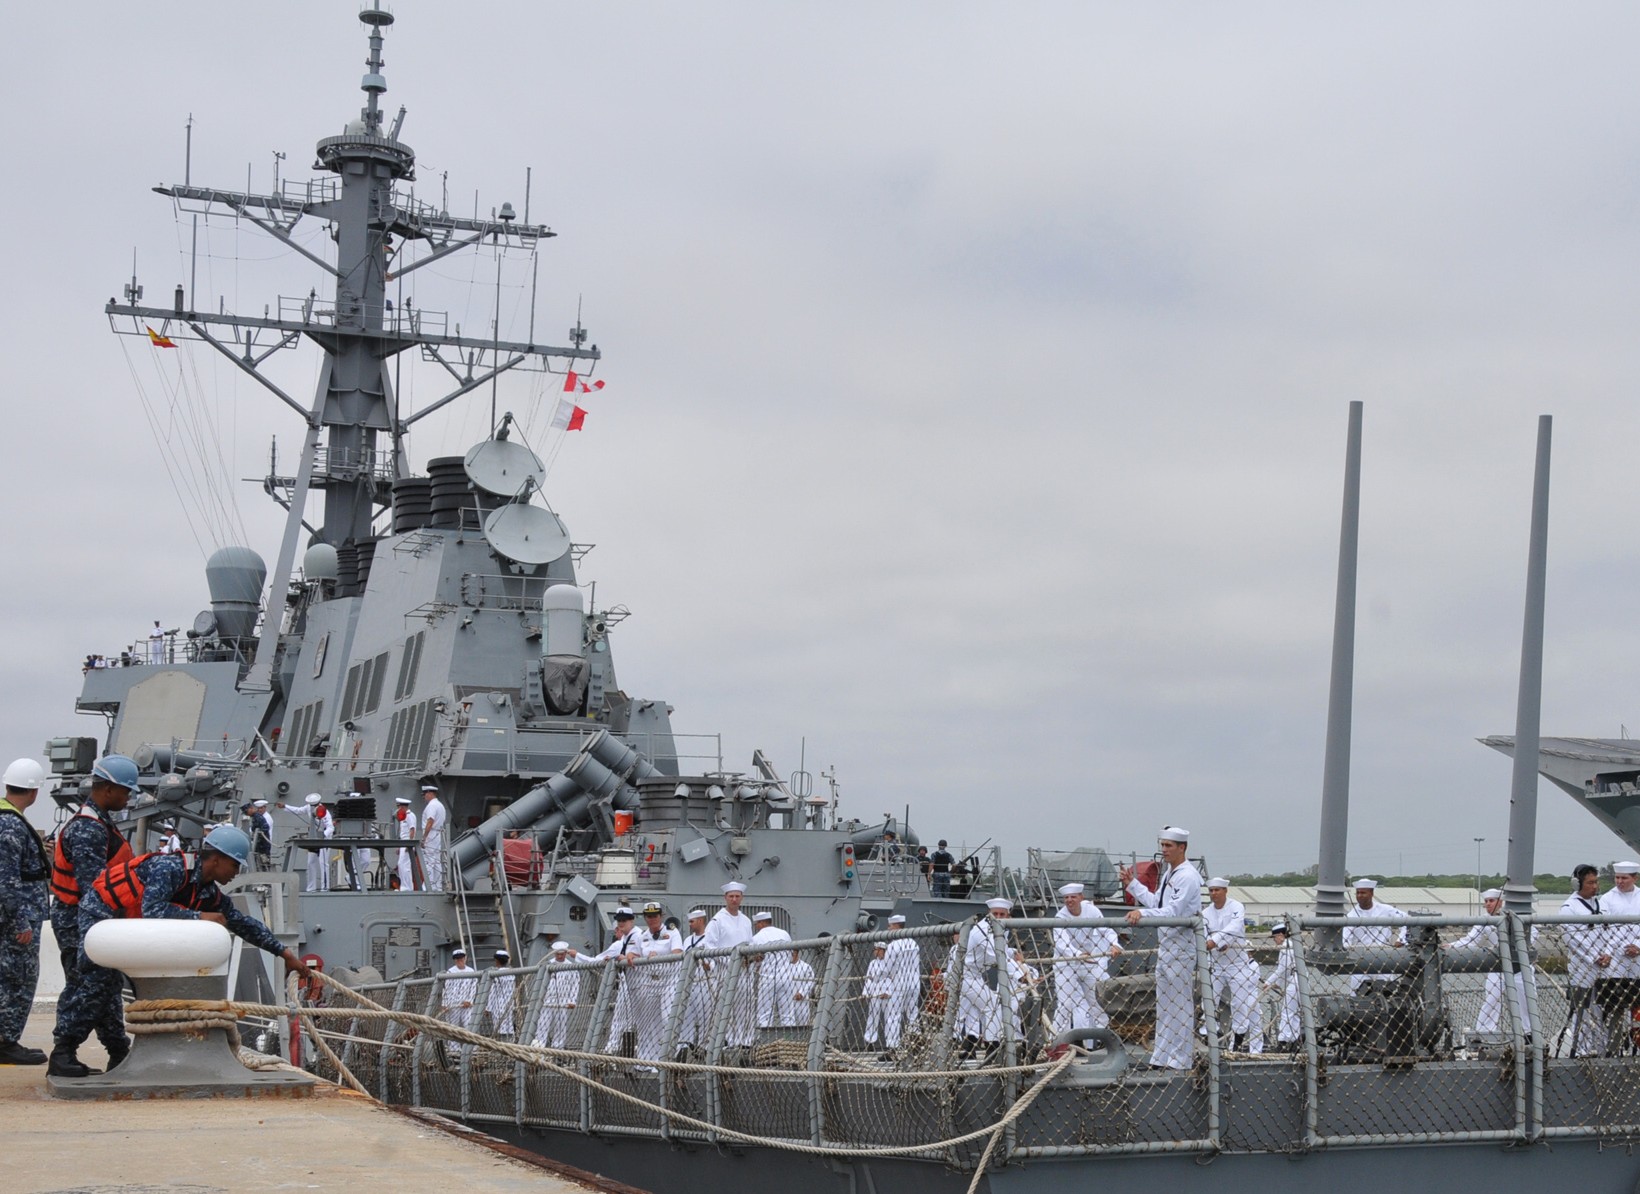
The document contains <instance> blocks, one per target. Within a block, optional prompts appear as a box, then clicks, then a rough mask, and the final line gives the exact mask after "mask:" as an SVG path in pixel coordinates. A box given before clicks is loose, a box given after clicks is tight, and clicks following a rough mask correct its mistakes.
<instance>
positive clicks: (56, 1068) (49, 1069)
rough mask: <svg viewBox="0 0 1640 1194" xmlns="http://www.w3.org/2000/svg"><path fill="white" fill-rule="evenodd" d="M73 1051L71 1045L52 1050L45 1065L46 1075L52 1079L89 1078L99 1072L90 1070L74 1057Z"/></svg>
mask: <svg viewBox="0 0 1640 1194" xmlns="http://www.w3.org/2000/svg"><path fill="white" fill-rule="evenodd" d="M74 1050H75V1046H73V1045H58V1046H57V1047H56V1048H54V1049H53V1050H52V1051H51V1059H50V1061H49V1062H48V1063H47V1065H46V1073H48V1074H50V1075H51V1076H52V1077H53V1078H89V1077H90V1076H91V1075H92V1074H96V1073H100V1072H101V1071H99V1070H94V1069H92V1068H91V1067H90V1066H88V1065H86V1064H85V1063H84V1062H83V1061H81V1060H80V1059H79V1058H78V1057H76V1056H74Z"/></svg>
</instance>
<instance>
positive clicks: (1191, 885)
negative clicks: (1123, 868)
mask: <svg viewBox="0 0 1640 1194" xmlns="http://www.w3.org/2000/svg"><path fill="white" fill-rule="evenodd" d="M1127 889H1128V894H1130V895H1131V896H1132V897H1133V898H1134V899H1135V900H1136V901H1137V902H1138V905H1139V907H1138V911H1139V915H1140V916H1200V915H1201V910H1202V877H1201V873H1200V872H1199V871H1197V870H1196V864H1195V863H1193V862H1190V861H1189V860H1188V859H1187V860H1186V861H1184V862H1181V863H1180V864H1179V865H1178V866H1176V867H1170V868H1168V872H1167V874H1166V875H1165V876H1164V877H1163V878H1162V883H1161V887H1160V888H1159V889H1158V890H1157V891H1151V890H1150V888H1148V887H1146V886H1145V885H1144V884H1143V883H1141V882H1139V880H1138V879H1134V880H1133V882H1131V883H1129V884H1128V888H1127ZM1156 944H1157V952H1158V953H1160V954H1164V955H1166V956H1168V957H1171V958H1173V959H1175V960H1176V959H1178V958H1181V957H1189V958H1193V957H1195V956H1196V934H1195V933H1194V932H1193V931H1192V930H1191V929H1190V928H1189V927H1188V926H1185V927H1181V928H1164V929H1157V930H1156Z"/></svg>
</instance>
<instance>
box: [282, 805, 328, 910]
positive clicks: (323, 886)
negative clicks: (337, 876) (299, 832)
mask: <svg viewBox="0 0 1640 1194" xmlns="http://www.w3.org/2000/svg"><path fill="white" fill-rule="evenodd" d="M281 807H283V808H284V810H285V811H286V812H287V813H295V814H296V815H297V816H299V817H301V818H302V819H303V820H305V821H306V822H307V823H308V831H307V833H306V834H304V835H303V836H305V837H310V838H333V837H335V836H336V818H335V817H332V816H331V815H330V810H329V809H328V808H326V807H325V805H324V797H323V796H321V795H319V793H317V792H309V793H308V794H307V796H306V797H304V798H303V801H302V803H301V804H286V805H283V806H281ZM330 868H331V854H330V851H329V850H324V849H320V850H315V851H312V852H311V853H310V854H309V856H308V868H307V879H306V881H305V882H303V884H302V890H304V891H329V890H330Z"/></svg>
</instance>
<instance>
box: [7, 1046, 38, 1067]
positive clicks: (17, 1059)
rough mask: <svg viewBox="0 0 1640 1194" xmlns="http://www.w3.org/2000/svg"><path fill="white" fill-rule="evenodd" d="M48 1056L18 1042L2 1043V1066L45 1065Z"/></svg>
mask: <svg viewBox="0 0 1640 1194" xmlns="http://www.w3.org/2000/svg"><path fill="white" fill-rule="evenodd" d="M45 1063H46V1055H45V1054H44V1053H42V1052H40V1050H38V1049H30V1048H29V1047H28V1046H27V1045H20V1044H18V1043H17V1042H16V1041H0V1065H45Z"/></svg>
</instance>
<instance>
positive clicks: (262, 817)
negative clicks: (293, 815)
mask: <svg viewBox="0 0 1640 1194" xmlns="http://www.w3.org/2000/svg"><path fill="white" fill-rule="evenodd" d="M250 824H251V857H252V858H254V859H255V860H256V869H257V870H259V871H271V870H272V869H273V818H272V817H270V816H269V815H268V802H267V801H266V800H253V801H251V819H250Z"/></svg>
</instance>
